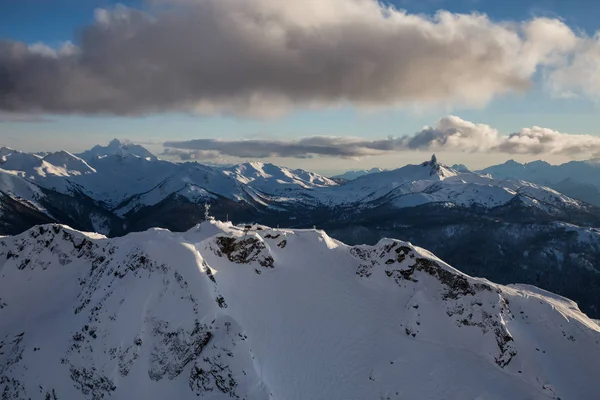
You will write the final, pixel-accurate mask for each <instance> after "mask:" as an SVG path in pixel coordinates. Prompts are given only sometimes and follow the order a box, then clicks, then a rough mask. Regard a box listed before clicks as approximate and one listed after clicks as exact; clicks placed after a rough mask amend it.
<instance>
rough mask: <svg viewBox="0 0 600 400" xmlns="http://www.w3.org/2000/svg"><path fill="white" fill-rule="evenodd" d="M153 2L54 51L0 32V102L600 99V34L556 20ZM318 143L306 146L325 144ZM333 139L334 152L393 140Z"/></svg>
mask: <svg viewBox="0 0 600 400" xmlns="http://www.w3.org/2000/svg"><path fill="white" fill-rule="evenodd" d="M151 3H152V5H153V6H151V7H149V9H148V10H147V11H141V10H138V9H133V8H127V7H125V6H116V7H114V8H111V9H98V10H97V11H96V15H95V22H93V23H92V24H90V25H89V26H87V27H85V28H84V29H83V30H82V33H81V37H80V40H78V42H77V43H76V44H72V43H68V44H66V45H64V46H62V47H61V48H60V49H53V48H50V47H48V46H46V45H45V44H36V45H27V44H25V43H22V42H16V41H12V40H10V39H8V40H0V111H4V112H11V113H13V112H14V113H18V114H23V113H46V114H73V113H76V114H77V113H78V114H114V115H140V114H151V113H161V112H174V111H176V112H180V111H184V112H194V113H201V114H230V115H239V116H248V115H250V116H269V115H274V114H281V113H284V112H286V111H288V110H290V109H293V108H327V107H337V106H340V105H348V104H350V105H353V106H355V107H358V108H363V109H378V108H395V107H405V106H409V107H415V106H416V107H427V106H452V107H482V106H484V105H486V104H487V103H488V102H489V101H490V100H491V99H493V98H494V97H496V96H498V95H501V94H504V93H508V92H521V91H526V90H528V89H530V88H531V87H532V85H534V81H535V77H536V74H537V73H538V72H539V71H541V72H542V76H543V77H542V81H543V84H544V86H545V87H546V88H547V89H548V90H549V91H550V93H551V94H553V95H557V96H587V97H590V98H593V99H599V98H600V34H598V35H596V36H594V37H589V36H586V35H584V34H583V33H580V32H575V31H574V30H572V29H571V28H570V27H568V26H567V25H566V24H564V23H563V22H562V21H560V20H558V19H550V18H532V19H530V20H527V21H523V22H516V21H512V22H510V21H509V22H495V21H492V20H490V19H489V18H488V17H487V16H485V15H481V14H455V13H452V12H447V11H442V12H438V13H437V14H435V15H434V16H431V17H427V16H424V15H415V14H408V13H406V12H404V11H401V10H397V9H395V8H393V7H391V6H388V5H385V4H383V3H381V2H377V1H375V0H329V1H322V0H303V1H297V2H284V1H281V0H154V1H152V2H151ZM464 129H465V130H466V129H467V128H464ZM429 134H430V135H433V136H435V137H436V140H438V141H444V140H446V141H447V142H448V143H449V144H452V143H454V142H456V141H457V140H458V139H456V136H455V135H446V134H442V135H437V136H436V135H435V134H434V133H433V131H432V132H430V133H429ZM423 135H426V134H425V133H423ZM552 135H554V136H556V134H551V133H549V132H540V131H537V130H535V132H534V131H531V132H530V133H527V134H525V133H521V134H520V136H518V137H519V139H518V140H517V139H516V138H513V139H510V138H509V139H507V140H506V141H505V143H506V145H507V146H513V144H515V143H517V142H518V143H519V145H518V146H516V147H514V149H517V150H519V149H523V148H525V147H523V146H526V148H529V149H533V148H536V147H535V146H533V145H531V144H524V143H526V142H527V141H528V140H533V141H534V142H536V143H538V146H542V148H548V145H547V143H549V142H551V143H555V141H556V140H557V139H548V138H549V137H553V136H552ZM421 137H426V136H421ZM525 138H527V139H525ZM532 138H533V139H532ZM318 140H322V139H315V138H310V139H307V140H305V141H304V142H303V143H302V145H304V146H308V147H310V148H311V149H312V150H311V151H318V150H319V149H320V148H322V147H327V145H326V144H323V143H316V144H315V141H318ZM329 140H332V139H329ZM337 140H338V142H335V143H334V144H335V145H339V146H341V150H339V152H341V153H342V154H340V155H341V156H345V153H344V152H345V151H348V152H349V153H351V154H355V153H357V154H359V155H360V154H362V152H367V153H373V152H375V153H376V152H380V151H386V149H381V148H380V147H381V146H384V147H385V146H387V145H388V144H387V142H386V141H382V142H373V143H371V144H369V143H368V142H364V141H363V142H360V143H358V144H356V143H352V144H350V143H339V139H337ZM415 140H416V141H415V143H418V142H419V141H418V138H415ZM460 141H461V142H467V141H468V140H467V139H460ZM527 143H529V142H527ZM329 145H331V144H329ZM205 146H208V145H207V144H205ZM219 146H220V147H221V148H223V147H224V145H219ZM496 146H498V144H496ZM284 147H285V149H284V148H283V147H282V148H281V149H280V150H277V152H283V153H285V152H286V151H287V150H286V149H287V148H288V147H287V145H286V146H284ZM499 148H501V149H504V147H502V146H500V147H499ZM346 149H347V150H346ZM259 150H260V149H257V150H256V151H257V152H258V153H260V151H259ZM323 151H325V150H323ZM519 151H520V150H519ZM326 152H327V154H328V153H329V152H333V150H331V151H330V150H327V151H326ZM300 153H301V152H300ZM315 154H320V153H315Z"/></svg>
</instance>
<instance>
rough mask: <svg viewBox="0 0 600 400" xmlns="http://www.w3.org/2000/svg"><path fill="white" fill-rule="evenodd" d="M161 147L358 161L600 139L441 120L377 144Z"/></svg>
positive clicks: (597, 151) (572, 151)
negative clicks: (413, 153)
mask: <svg viewBox="0 0 600 400" xmlns="http://www.w3.org/2000/svg"><path fill="white" fill-rule="evenodd" d="M163 145H164V146H165V147H166V149H165V151H166V153H165V154H168V155H171V156H176V157H179V158H181V159H182V160H191V159H211V158H217V157H220V156H228V157H237V158H269V157H289V158H311V157H314V156H328V157H340V158H360V157H366V156H378V155H384V154H389V153H394V152H401V151H411V150H423V151H424V150H427V151H439V150H444V151H455V152H497V153H507V154H527V155H541V154H544V155H563V156H575V155H585V156H591V157H600V137H597V136H592V135H572V134H566V133H561V132H558V131H555V130H552V129H548V128H541V127H538V126H534V127H532V128H524V129H522V130H521V131H519V132H516V133H512V134H509V135H502V134H501V133H500V132H499V131H498V130H496V129H494V128H492V127H491V126H489V125H486V124H477V123H473V122H470V121H465V120H463V119H461V118H459V117H457V116H448V117H444V118H442V119H440V120H439V121H438V123H437V124H436V126H435V127H425V128H423V129H422V130H421V131H420V132H417V133H416V134H414V135H412V136H404V137H400V138H387V139H380V140H365V139H360V138H347V137H334V136H314V137H307V138H302V139H299V140H230V141H224V140H218V139H197V140H188V141H169V142H165V143H164V144H163ZM183 150H185V151H183Z"/></svg>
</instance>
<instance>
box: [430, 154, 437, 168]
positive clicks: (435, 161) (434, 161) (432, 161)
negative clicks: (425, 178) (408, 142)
mask: <svg viewBox="0 0 600 400" xmlns="http://www.w3.org/2000/svg"><path fill="white" fill-rule="evenodd" d="M429 163H430V164H431V165H432V166H434V165H439V164H438V160H437V157H436V156H435V154H433V155H432V156H431V161H429Z"/></svg>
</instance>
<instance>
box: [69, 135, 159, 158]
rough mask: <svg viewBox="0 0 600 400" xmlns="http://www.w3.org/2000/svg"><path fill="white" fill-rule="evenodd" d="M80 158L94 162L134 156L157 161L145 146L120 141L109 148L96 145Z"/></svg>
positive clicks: (113, 141)
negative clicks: (104, 158)
mask: <svg viewBox="0 0 600 400" xmlns="http://www.w3.org/2000/svg"><path fill="white" fill-rule="evenodd" d="M79 156H80V157H81V158H83V159H84V160H93V159H94V158H101V157H106V156H122V157H125V156H134V157H140V158H146V159H151V160H156V159H157V158H156V156H155V155H154V154H152V153H150V152H149V151H148V150H146V149H145V148H144V147H143V146H140V145H139V144H134V143H130V142H121V141H120V140H118V139H113V140H112V141H111V142H110V143H109V144H108V146H100V145H96V146H94V147H93V148H92V149H90V150H86V151H84V152H83V153H81V154H79Z"/></svg>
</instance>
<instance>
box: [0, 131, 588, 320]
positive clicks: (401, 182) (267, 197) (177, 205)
mask: <svg viewBox="0 0 600 400" xmlns="http://www.w3.org/2000/svg"><path fill="white" fill-rule="evenodd" d="M493 176H494V175H493V174H490V173H489V172H488V173H476V172H470V171H468V170H467V169H466V168H462V167H461V166H456V167H449V166H446V165H444V164H442V163H440V162H439V161H438V160H437V158H436V157H435V156H433V157H432V159H431V160H429V161H426V162H423V163H421V164H418V165H407V166H404V167H401V168H399V169H395V170H391V171H382V172H378V173H372V174H369V175H366V176H362V177H358V178H356V179H354V180H351V181H346V182H343V183H340V181H336V180H333V179H330V178H327V177H324V176H321V175H318V174H315V173H312V172H308V171H304V170H297V169H296V170H294V169H289V168H285V167H279V166H276V165H273V164H264V163H258V162H253V163H244V164H239V165H235V166H231V167H215V166H206V165H202V164H199V163H189V162H188V163H172V162H168V161H165V160H160V159H158V158H157V157H155V156H154V155H152V154H151V153H150V152H148V151H147V150H146V149H144V148H143V147H141V146H139V145H132V144H129V143H121V142H119V141H117V140H114V141H112V142H111V143H110V144H109V145H108V146H96V147H94V148H93V149H91V150H89V151H86V152H83V153H81V154H77V155H75V154H71V153H68V152H65V151H61V152H56V153H45V154H33V153H26V152H20V151H17V150H14V149H7V148H2V149H1V150H0V234H17V233H20V232H23V231H25V230H27V229H29V228H31V227H32V226H34V225H38V224H47V223H61V224H67V225H69V226H72V227H73V228H76V229H79V230H83V231H92V232H98V233H101V234H105V235H108V236H111V237H115V236H122V235H124V234H126V233H128V232H137V231H145V230H147V229H150V228H154V227H161V228H166V229H169V230H171V231H180V232H181V231H186V230H188V229H190V228H191V227H193V226H195V225H196V224H197V223H199V222H201V221H203V220H205V219H206V216H207V214H210V215H211V216H214V217H216V218H218V219H221V220H230V221H233V222H235V223H241V224H243V223H252V222H256V223H263V224H266V225H271V226H281V227H290V228H307V227H312V226H317V227H319V228H322V229H326V230H327V232H328V233H329V234H330V235H332V236H333V237H335V238H337V239H340V240H342V241H344V242H346V243H349V244H362V243H367V244H376V243H377V242H378V241H379V240H380V239H381V238H383V237H396V238H401V239H403V240H407V241H410V242H412V243H414V244H416V245H419V246H422V247H425V248H428V249H430V250H432V251H434V252H435V253H436V254H438V255H439V256H440V257H442V258H443V259H445V260H448V261H449V262H450V263H451V264H453V265H455V266H457V267H458V268H460V269H461V270H462V271H464V272H466V273H468V274H470V275H476V276H483V277H486V278H489V279H492V280H494V281H496V282H499V283H514V282H522V283H528V284H534V285H536V286H539V287H542V288H544V289H547V290H551V291H553V292H556V293H558V294H561V295H564V296H566V297H569V298H572V299H574V300H575V301H577V302H578V303H579V305H580V307H581V308H582V310H583V311H584V312H586V313H588V315H590V316H592V317H597V316H598V315H600V298H598V296H597V292H598V290H599V289H600V270H599V269H598V268H597V266H598V265H600V233H598V231H597V230H596V229H595V227H598V226H600V211H599V209H598V208H597V207H596V206H593V205H591V204H588V203H586V202H584V201H581V200H577V199H574V198H572V197H569V196H567V195H565V194H562V193H561V192H559V191H556V190H554V189H551V188H549V187H546V186H544V185H540V184H535V183H531V182H528V181H524V180H521V179H503V178H495V177H493ZM207 206H208V207H210V208H209V210H208V213H207Z"/></svg>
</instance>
